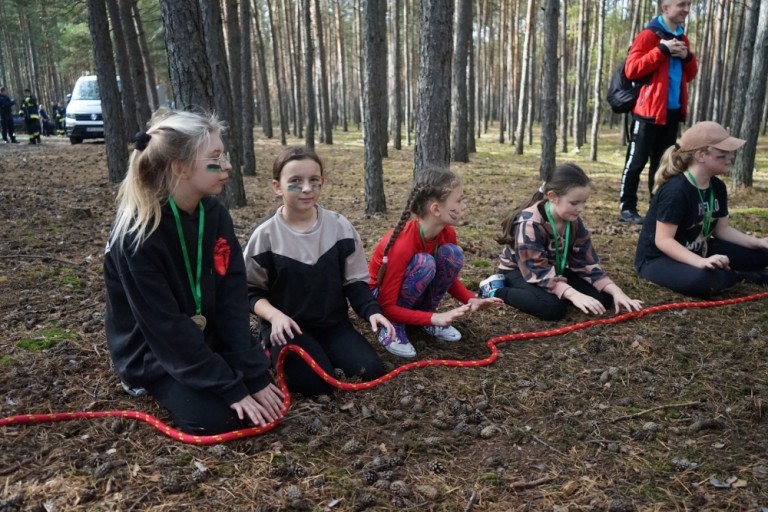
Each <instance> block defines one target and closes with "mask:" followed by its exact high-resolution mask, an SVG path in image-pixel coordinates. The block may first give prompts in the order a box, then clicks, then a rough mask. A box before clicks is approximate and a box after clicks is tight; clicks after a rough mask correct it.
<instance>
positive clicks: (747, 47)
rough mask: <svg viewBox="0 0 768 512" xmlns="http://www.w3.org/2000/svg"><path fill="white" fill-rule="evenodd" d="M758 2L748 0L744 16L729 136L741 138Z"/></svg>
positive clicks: (757, 16)
mask: <svg viewBox="0 0 768 512" xmlns="http://www.w3.org/2000/svg"><path fill="white" fill-rule="evenodd" d="M760 3H761V2H760V0H748V3H747V6H746V13H745V16H744V30H743V31H742V34H741V44H740V45H739V71H738V75H737V77H736V82H735V83H734V84H733V86H734V92H733V109H732V114H731V122H730V127H731V135H733V136H734V137H741V122H742V119H743V118H744V103H745V101H746V98H747V89H748V87H749V83H750V78H751V75H752V59H753V57H754V49H755V47H754V44H755V37H756V34H757V22H758V18H759V14H760Z"/></svg>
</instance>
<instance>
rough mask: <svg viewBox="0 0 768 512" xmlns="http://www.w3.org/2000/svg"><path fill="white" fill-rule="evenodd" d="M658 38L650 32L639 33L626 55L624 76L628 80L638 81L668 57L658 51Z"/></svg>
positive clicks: (653, 70)
mask: <svg viewBox="0 0 768 512" xmlns="http://www.w3.org/2000/svg"><path fill="white" fill-rule="evenodd" d="M659 41H660V39H659V37H658V36H657V35H656V34H654V33H653V31H652V30H643V31H642V32H640V33H639V34H638V35H637V37H636V38H635V40H634V41H633V42H632V46H631V47H630V49H629V54H628V55H627V61H626V63H625V64H624V74H625V75H627V78H629V79H630V80H639V79H641V78H643V77H646V76H648V75H650V74H651V73H653V72H655V71H656V70H657V69H659V67H660V66H661V65H662V64H664V63H665V62H666V61H667V60H668V59H669V57H667V56H666V55H664V53H663V52H662V51H661V50H660V49H659Z"/></svg>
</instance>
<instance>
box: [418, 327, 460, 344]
mask: <svg viewBox="0 0 768 512" xmlns="http://www.w3.org/2000/svg"><path fill="white" fill-rule="evenodd" d="M424 331H426V333H427V334H429V335H430V336H434V337H435V338H437V339H439V340H441V341H459V340H460V339H461V333H460V332H459V331H458V330H456V328H455V327H454V326H452V325H446V326H440V325H430V326H427V327H424Z"/></svg>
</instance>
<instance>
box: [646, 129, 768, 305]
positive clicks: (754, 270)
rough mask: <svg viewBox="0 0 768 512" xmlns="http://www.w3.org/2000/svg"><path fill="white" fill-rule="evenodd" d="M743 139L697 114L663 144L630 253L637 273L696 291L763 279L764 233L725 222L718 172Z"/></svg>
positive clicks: (767, 251) (766, 259)
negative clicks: (672, 141)
mask: <svg viewBox="0 0 768 512" xmlns="http://www.w3.org/2000/svg"><path fill="white" fill-rule="evenodd" d="M743 145H744V141H743V140H741V139H737V138H735V137H731V136H730V135H729V134H728V132H727V131H726V130H725V128H723V127H722V126H720V125H719V124H717V123H715V122H712V121H703V122H700V123H696V124H695V125H693V126H692V127H690V128H689V129H688V130H686V131H685V133H683V136H682V137H681V138H680V140H679V141H678V142H677V143H676V144H675V145H674V146H670V147H669V148H668V149H667V151H666V153H664V156H663V158H662V160H661V165H660V166H659V171H658V173H657V176H656V188H655V189H654V195H653V198H652V199H651V207H650V209H649V211H648V216H647V217H646V220H645V222H644V224H643V228H642V230H641V231H640V239H639V241H638V244H637V252H636V253H635V268H636V269H637V271H638V273H639V274H640V276H641V277H643V278H645V279H648V280H649V281H652V282H654V283H656V284H658V285H661V286H664V287H666V288H669V289H671V290H674V291H676V292H678V293H682V294H684V295H690V296H693V297H701V298H709V297H711V296H712V295H714V294H717V293H719V292H721V291H723V290H725V289H726V288H729V287H731V286H733V285H735V284H736V283H738V282H740V281H748V282H753V283H757V284H768V270H766V266H768V238H758V237H754V236H751V235H747V234H745V233H742V232H741V231H739V230H737V229H736V228H734V227H733V226H731V225H730V223H729V220H728V193H727V188H726V186H725V183H723V181H722V180H721V179H720V176H723V175H724V174H725V173H726V172H728V170H730V168H731V165H733V160H734V157H735V152H736V150H737V149H739V148H740V147H741V146H743Z"/></svg>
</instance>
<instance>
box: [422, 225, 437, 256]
mask: <svg viewBox="0 0 768 512" xmlns="http://www.w3.org/2000/svg"><path fill="white" fill-rule="evenodd" d="M419 234H420V235H421V243H422V244H424V251H426V250H427V241H426V240H425V239H424V229H422V227H421V223H419ZM434 256H435V260H437V242H435V254H434Z"/></svg>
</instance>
